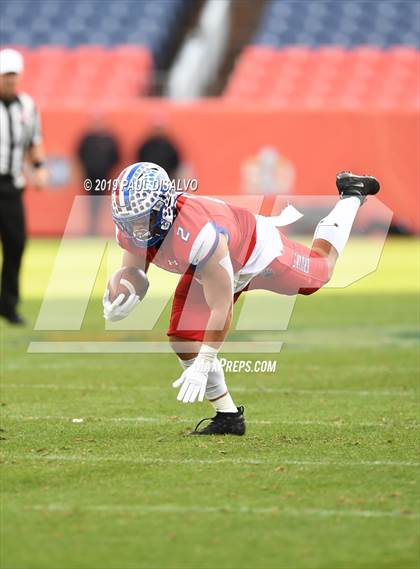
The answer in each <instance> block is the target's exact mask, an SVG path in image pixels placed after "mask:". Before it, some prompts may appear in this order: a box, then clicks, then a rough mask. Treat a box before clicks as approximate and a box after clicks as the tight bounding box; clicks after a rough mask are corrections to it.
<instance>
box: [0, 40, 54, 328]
mask: <svg viewBox="0 0 420 569" xmlns="http://www.w3.org/2000/svg"><path fill="white" fill-rule="evenodd" d="M22 71H23V58H22V55H21V54H20V53H19V52H17V51H15V50H14V49H3V50H0V238H1V241H2V246H3V266H2V272H1V289H0V316H2V317H3V318H5V319H6V320H7V321H8V322H10V323H11V324H24V323H25V322H24V320H23V319H22V318H21V316H20V315H19V314H18V312H17V304H18V301H19V271H20V265H21V260H22V255H23V250H24V247H25V240H26V231H25V216H24V210H23V201H22V194H23V189H24V186H25V178H24V176H23V165H24V159H25V158H26V157H28V158H29V160H30V162H31V163H32V167H33V180H32V181H33V184H34V186H35V187H36V188H38V189H42V188H43V187H44V186H45V184H46V181H47V171H46V169H45V166H44V159H45V157H44V150H43V147H42V141H41V125H40V118H39V114H38V111H37V109H36V107H35V104H34V102H33V100H32V98H31V97H30V96H29V95H27V94H26V93H20V92H18V83H19V79H20V77H21V73H22Z"/></svg>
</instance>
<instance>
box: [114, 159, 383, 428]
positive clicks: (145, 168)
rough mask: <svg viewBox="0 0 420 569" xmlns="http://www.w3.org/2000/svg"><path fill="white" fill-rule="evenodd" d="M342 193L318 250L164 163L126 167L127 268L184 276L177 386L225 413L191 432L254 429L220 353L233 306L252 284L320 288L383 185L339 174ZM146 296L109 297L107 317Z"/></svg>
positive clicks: (280, 289)
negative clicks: (180, 186)
mask: <svg viewBox="0 0 420 569" xmlns="http://www.w3.org/2000/svg"><path fill="white" fill-rule="evenodd" d="M336 185H337V188H338V192H339V194H340V198H341V199H340V200H339V201H338V202H337V204H336V205H335V207H334V208H333V210H332V211H331V212H330V213H329V214H328V215H327V216H326V217H325V218H324V219H322V220H321V221H320V222H319V224H318V226H317V228H316V231H315V235H314V239H313V243H312V247H311V248H310V249H309V248H308V247H306V246H304V245H302V244H300V243H297V242H294V241H291V240H290V239H287V238H286V237H285V236H284V235H283V233H282V232H281V231H280V229H279V228H278V227H277V226H276V220H277V218H272V217H265V216H261V215H254V214H252V213H251V212H250V211H248V210H246V209H243V208H240V207H236V206H233V205H229V204H227V203H225V202H223V201H222V200H219V199H216V198H210V197H201V196H197V195H191V194H185V193H177V192H175V189H174V186H173V184H171V181H170V180H169V178H168V175H167V173H166V172H165V171H164V170H163V169H162V168H160V167H159V166H157V165H156V164H152V163H148V162H139V163H136V164H132V165H130V166H128V167H127V168H125V169H124V170H123V171H122V172H121V174H120V176H119V178H118V180H117V182H116V184H115V188H114V190H113V194H112V217H113V220H114V222H115V225H116V238H117V242H118V243H119V245H120V246H121V247H122V248H123V249H124V253H123V257H122V266H135V267H138V268H141V269H143V270H144V271H145V272H147V270H148V267H149V265H150V263H154V264H155V265H157V266H158V267H161V268H163V269H165V270H166V271H171V272H174V273H178V274H180V275H181V278H180V280H179V283H178V286H177V288H176V291H175V296H174V301H173V304H172V312H171V318H170V324H169V329H168V332H167V334H168V336H169V339H170V342H171V345H172V347H173V349H174V351H175V353H176V354H177V356H178V358H179V362H180V364H181V366H182V368H183V370H184V371H183V373H182V374H181V376H180V377H179V379H177V380H176V381H175V382H174V383H173V386H174V387H176V388H179V393H178V397H177V399H178V400H179V401H182V402H184V403H193V402H194V401H203V399H204V397H206V398H207V399H208V400H209V401H210V402H211V404H212V405H213V407H214V409H215V411H216V415H215V416H214V417H213V418H212V419H211V422H210V423H209V424H208V425H207V426H206V427H205V428H203V429H201V430H198V429H197V428H196V430H195V431H194V432H193V433H192V434H199V435H214V434H223V435H224V434H233V435H243V434H244V433H245V420H244V409H243V407H237V406H236V404H235V403H234V401H233V400H232V397H231V395H230V393H229V391H228V389H227V386H226V382H225V378H224V373H223V369H222V367H221V365H220V364H219V362H218V359H217V354H218V351H219V349H220V347H221V345H222V344H223V341H224V339H225V336H226V334H227V332H228V330H229V327H230V324H231V320H232V308H233V304H234V302H235V301H236V300H237V298H238V297H239V295H240V294H241V293H243V292H244V291H247V290H253V289H264V290H270V291H273V292H275V293H278V294H286V295H295V294H305V295H308V294H312V293H314V292H315V291H317V290H319V289H320V288H321V287H322V286H324V285H325V283H327V282H328V280H329V279H330V278H331V276H332V273H333V270H334V266H335V264H336V261H337V258H338V256H339V255H340V254H341V252H342V251H343V249H344V247H345V245H346V242H347V240H348V238H349V234H350V230H351V228H352V225H353V222H354V219H355V217H356V214H357V212H358V210H359V207H360V206H361V205H362V204H363V202H364V201H365V200H366V197H367V196H368V195H373V194H376V193H377V192H378V191H379V183H378V181H377V180H376V179H375V178H374V177H372V176H358V175H355V174H352V173H350V172H342V173H340V174H338V175H337V178H336ZM138 302H139V297H138V296H136V294H135V293H133V294H131V296H129V297H128V298H127V299H125V300H124V299H123V298H122V297H120V298H118V299H116V300H114V302H113V303H111V302H110V300H109V297H108V295H107V293H105V295H104V317H105V318H106V319H107V320H111V321H113V320H120V319H122V318H125V317H126V316H127V315H128V314H129V312H131V310H132V309H133V308H134V307H135V305H136V304H137V303H138Z"/></svg>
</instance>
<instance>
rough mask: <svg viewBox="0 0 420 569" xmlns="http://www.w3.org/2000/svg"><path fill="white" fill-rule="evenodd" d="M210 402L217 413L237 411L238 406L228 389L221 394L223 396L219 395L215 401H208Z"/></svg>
mask: <svg viewBox="0 0 420 569" xmlns="http://www.w3.org/2000/svg"><path fill="white" fill-rule="evenodd" d="M210 403H211V404H212V405H213V407H214V408H215V409H216V411H217V412H218V413H237V412H238V408H237V407H236V405H235V403H234V402H233V399H232V397H231V396H230V393H229V391H228V392H227V393H226V394H225V395H223V397H219V399H216V401H210Z"/></svg>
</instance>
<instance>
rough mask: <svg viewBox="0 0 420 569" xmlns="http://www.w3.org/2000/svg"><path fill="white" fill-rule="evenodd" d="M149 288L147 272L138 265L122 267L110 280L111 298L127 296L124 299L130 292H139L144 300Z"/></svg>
mask: <svg viewBox="0 0 420 569" xmlns="http://www.w3.org/2000/svg"><path fill="white" fill-rule="evenodd" d="M148 288H149V281H148V279H147V276H146V273H145V272H144V271H142V270H141V269H138V268H137V267H121V269H118V271H116V272H115V273H114V274H113V275H112V277H111V278H110V279H109V282H108V290H109V300H110V301H111V302H114V300H115V299H116V298H117V297H118V296H119V295H120V294H123V295H124V296H125V299H124V301H125V300H126V299H127V298H128V297H129V296H130V294H137V295H138V296H139V298H140V300H142V299H143V298H144V296H145V294H146V292H147V289H148Z"/></svg>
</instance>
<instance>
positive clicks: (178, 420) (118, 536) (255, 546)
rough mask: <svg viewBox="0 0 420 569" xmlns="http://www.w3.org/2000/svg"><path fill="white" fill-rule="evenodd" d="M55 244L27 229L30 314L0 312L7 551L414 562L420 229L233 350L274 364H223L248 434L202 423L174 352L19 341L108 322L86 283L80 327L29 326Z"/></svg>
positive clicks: (66, 565) (196, 563)
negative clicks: (255, 343) (268, 333)
mask: <svg viewBox="0 0 420 569" xmlns="http://www.w3.org/2000/svg"><path fill="white" fill-rule="evenodd" d="M57 246H58V244H57V242H55V241H43V240H39V241H32V242H31V243H30V245H29V247H28V250H27V254H26V259H25V271H24V297H25V301H24V302H23V304H22V312H23V313H24V314H25V315H26V316H27V317H28V319H29V320H30V325H29V326H28V327H26V328H25V329H21V330H20V329H14V328H11V327H8V326H6V325H4V324H2V328H1V333H2V354H1V355H2V369H1V371H2V392H1V405H2V406H1V414H2V432H1V433H0V434H1V439H2V440H1V447H2V450H3V453H2V479H1V481H2V485H1V490H2V500H1V531H2V537H1V562H2V567H3V568H5V569H12V568H19V569H34V568H37V569H55V568H57V569H58V568H60V569H61V568H63V569H78V568H86V569H102V568H103V569H117V568H124V569H125V568H133V569H134V568H156V569H158V568H162V569H166V568H168V569H169V568H191V569H192V568H199V569H201V568H203V569H204V568H209V569H210V568H232V569H233V568H236V567H242V568H245V569H247V568H249V569H257V568H258V569H259V568H273V569H274V568H280V567H281V568H283V567H284V568H286V567H287V568H305V569H306V568H308V569H309V568H315V567H317V568H346V569H351V568H356V567H363V568H372V569H373V568H389V569H390V568H416V567H418V566H419V542H418V538H419V523H420V520H419V502H418V490H419V483H418V473H419V468H418V467H419V465H420V461H419V456H418V450H419V444H418V443H419V437H418V433H419V407H418V403H419V397H418V395H419V392H418V387H419V385H418V373H419V343H418V342H419V336H418V324H419V300H418V284H419V267H418V259H419V246H418V242H416V241H414V240H409V239H396V240H390V241H388V242H387V244H386V246H385V251H384V254H383V257H382V260H381V265H380V268H379V269H378V271H377V272H376V273H375V274H373V275H370V276H369V277H367V278H366V279H364V280H362V281H360V282H358V283H356V284H355V285H354V286H352V287H349V288H347V289H343V290H323V291H321V292H319V293H318V294H316V295H314V296H311V297H307V298H306V297H300V298H299V299H298V301H297V303H296V306H295V309H294V313H293V317H292V320H291V323H290V326H289V329H288V331H286V332H284V333H282V339H283V340H284V341H285V342H286V346H285V347H284V348H283V350H282V351H281V353H280V354H277V355H275V356H272V355H264V356H261V355H258V354H255V355H251V356H246V359H262V358H269V359H272V358H273V357H274V358H275V359H276V360H277V371H276V373H275V374H234V373H232V374H228V377H227V379H228V382H229V384H230V385H231V387H232V394H233V396H234V398H235V401H236V402H237V404H240V403H241V404H244V405H245V407H246V416H247V418H248V434H247V436H246V437H244V438H239V439H238V438H226V437H225V438H212V439H210V440H209V439H208V438H205V439H204V440H203V439H202V438H195V437H188V436H185V435H186V433H187V432H188V431H189V430H190V429H191V428H192V427H194V425H195V423H196V422H197V421H198V420H199V419H201V418H202V417H204V416H209V415H211V414H212V412H211V410H210V407H209V406H208V405H207V404H203V405H201V406H199V405H191V406H182V405H181V404H179V403H177V402H176V400H175V396H176V392H175V391H174V390H173V389H172V388H171V386H170V385H171V381H172V380H173V379H175V378H176V377H177V376H178V374H179V369H178V365H177V362H176V360H175V358H174V357H173V356H170V355H166V354H159V355H158V354H156V355H147V354H143V355H142V354H140V355H136V354H127V355H124V354H60V353H58V354H32V353H27V347H28V344H29V342H30V341H32V340H36V339H40V338H49V339H54V338H60V339H63V338H64V339H65V338H71V339H77V338H79V337H80V335H82V336H83V338H91V337H94V338H102V339H103V338H104V337H105V336H104V334H105V333H104V331H103V326H104V325H103V321H102V319H101V311H100V299H99V289H100V286H99V285H98V287H97V289H98V290H97V291H96V292H95V294H94V295H93V297H92V300H91V303H90V305H89V309H88V314H87V316H86V319H85V322H84V325H83V328H82V332H80V333H78V332H73V333H70V332H68V333H64V332H49V333H45V332H36V331H34V330H33V323H34V322H35V320H36V317H37V313H38V310H39V306H40V303H41V299H42V294H43V291H44V290H45V287H46V284H47V281H48V277H49V274H50V271H51V268H52V264H53V260H54V256H55V253H56V251H57ZM99 284H100V283H99ZM108 334H112V333H109V332H108ZM115 334H116V333H115ZM130 337H131V338H132V337H133V336H132V335H131V336H130ZM231 357H232V358H237V357H241V356H233V355H232V356H231ZM74 418H83V419H84V420H83V422H81V423H80V422H77V423H74V422H72V419H74Z"/></svg>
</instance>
